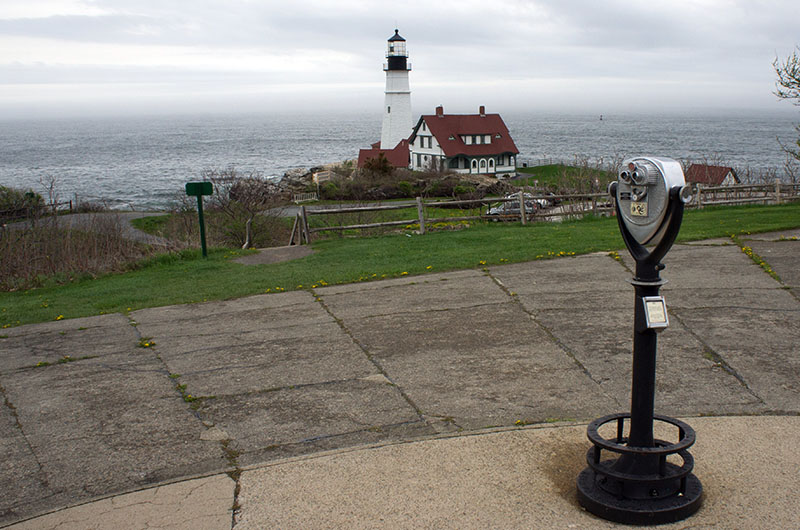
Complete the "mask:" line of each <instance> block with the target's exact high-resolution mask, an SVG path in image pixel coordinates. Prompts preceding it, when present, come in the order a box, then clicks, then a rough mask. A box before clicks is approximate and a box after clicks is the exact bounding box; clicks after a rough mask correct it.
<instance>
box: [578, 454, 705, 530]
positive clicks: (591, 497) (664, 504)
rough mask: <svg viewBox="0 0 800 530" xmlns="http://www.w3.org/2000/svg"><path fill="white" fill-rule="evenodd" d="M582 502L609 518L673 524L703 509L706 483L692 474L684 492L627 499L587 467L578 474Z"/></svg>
mask: <svg viewBox="0 0 800 530" xmlns="http://www.w3.org/2000/svg"><path fill="white" fill-rule="evenodd" d="M599 478H602V477H599ZM578 502H579V503H580V505H581V506H583V507H584V508H586V510H587V511H589V512H591V513H593V514H595V515H597V516H598V517H602V518H603V519H608V520H609V521H615V522H618V523H625V524H638V525H647V524H663V523H672V522H675V521H680V520H682V519H686V518H687V517H689V516H690V515H692V514H693V513H695V512H696V511H697V510H699V509H700V506H701V505H702V503H703V486H702V485H701V484H700V480H698V478H697V477H695V476H694V475H693V474H689V475H688V476H687V477H686V489H685V492H684V493H683V494H679V493H676V494H674V495H671V496H669V497H661V498H654V499H625V498H620V497H618V496H617V495H613V494H611V493H609V492H608V491H607V490H606V489H604V488H602V487H601V486H600V485H599V484H598V476H597V475H596V474H595V472H594V470H593V469H591V468H586V469H584V470H583V471H582V472H581V474H580V475H578Z"/></svg>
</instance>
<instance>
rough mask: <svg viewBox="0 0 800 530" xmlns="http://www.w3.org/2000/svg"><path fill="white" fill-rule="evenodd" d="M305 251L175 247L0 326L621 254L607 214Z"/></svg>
mask: <svg viewBox="0 0 800 530" xmlns="http://www.w3.org/2000/svg"><path fill="white" fill-rule="evenodd" d="M797 227H800V203H795V204H787V205H781V206H741V207H729V208H708V209H705V210H699V211H695V210H693V211H688V212H686V214H685V217H684V222H683V226H682V228H681V233H680V235H679V237H678V240H679V241H690V240H698V239H706V238H713V237H726V236H730V235H732V234H748V233H757V232H766V231H778V230H787V229H790V228H797ZM313 246H314V249H315V250H316V251H317V252H316V253H315V254H313V255H311V256H308V257H306V258H303V259H300V260H296V261H290V262H285V263H277V264H271V265H258V266H245V265H240V264H238V263H233V262H232V261H231V258H232V257H234V256H236V255H241V254H242V251H231V250H212V251H211V252H210V255H209V258H208V259H207V260H204V259H202V258H201V257H200V253H199V251H184V252H182V253H179V254H170V255H164V256H160V257H157V258H153V259H150V260H147V261H145V262H143V263H142V264H140V267H139V268H138V269H137V270H134V271H131V272H127V273H124V274H111V275H106V276H103V277H100V278H97V279H93V280H84V281H79V282H75V283H71V284H68V285H63V286H59V287H51V288H43V289H33V290H28V291H23V292H11V293H0V325H2V326H4V327H8V326H13V325H19V324H28V323H33V322H43V321H48V320H56V319H59V317H61V318H73V317H79V316H88V315H97V314H102V313H113V312H122V313H124V312H127V311H131V310H135V309H141V308H145V307H155V306H162V305H169V304H178V303H188V302H201V301H206V300H221V299H229V298H236V297H241V296H245V295H251V294H258V293H265V292H271V293H274V292H281V291H289V290H295V289H308V288H313V287H315V286H316V287H320V286H324V285H333V284H337V283H352V282H358V281H368V280H373V279H380V278H391V277H399V276H405V275H415V274H425V273H427V272H443V271H451V270H456V269H470V268H480V267H484V266H489V265H499V264H505V263H513V262H521V261H530V260H536V259H548V258H552V257H555V256H559V255H562V256H563V255H565V254H567V255H573V254H576V255H577V254H585V253H589V252H597V251H611V250H619V249H621V248H624V245H623V243H622V239H621V237H620V235H619V230H618V227H617V224H616V219H614V218H601V219H594V218H590V219H584V220H581V221H572V222H565V223H545V222H543V223H535V224H532V225H528V226H521V225H518V224H484V223H480V224H478V225H476V226H473V227H472V228H469V229H465V230H460V231H446V232H432V233H428V234H426V235H424V236H418V235H411V234H399V235H390V236H383V237H373V238H359V239H351V238H344V239H330V240H325V241H319V242H316V243H314V245H313Z"/></svg>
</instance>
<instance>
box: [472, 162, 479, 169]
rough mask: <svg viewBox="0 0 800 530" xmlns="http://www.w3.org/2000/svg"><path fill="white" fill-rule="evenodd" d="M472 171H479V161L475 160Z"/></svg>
mask: <svg viewBox="0 0 800 530" xmlns="http://www.w3.org/2000/svg"><path fill="white" fill-rule="evenodd" d="M472 169H478V161H477V160H473V161H472Z"/></svg>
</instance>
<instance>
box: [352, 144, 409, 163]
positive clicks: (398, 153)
mask: <svg viewBox="0 0 800 530" xmlns="http://www.w3.org/2000/svg"><path fill="white" fill-rule="evenodd" d="M380 145H381V142H380V141H377V142H375V143H374V144H372V148H371V149H360V150H359V151H358V167H364V163H365V162H366V161H367V160H369V159H370V158H377V157H378V156H379V155H380V154H381V153H383V156H385V157H386V160H388V161H389V163H390V164H391V165H392V167H408V156H409V155H408V140H400V142H399V143H398V144H397V145H396V146H395V148H394V149H381V148H380Z"/></svg>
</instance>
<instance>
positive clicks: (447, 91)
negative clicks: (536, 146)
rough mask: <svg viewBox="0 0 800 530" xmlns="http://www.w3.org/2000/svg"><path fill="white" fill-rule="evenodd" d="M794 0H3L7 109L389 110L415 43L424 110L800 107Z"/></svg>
mask: <svg viewBox="0 0 800 530" xmlns="http://www.w3.org/2000/svg"><path fill="white" fill-rule="evenodd" d="M799 5H800V4H798V1H797V0H785V1H784V0H769V1H734V0H668V1H661V0H628V1H621V0H575V1H571V0H459V1H450V0H438V1H436V0H433V1H432V0H425V1H420V0H394V1H392V2H372V1H352V0H335V1H328V0H316V1H315V0H281V1H273V0H224V1H223V0H2V1H1V2H0V118H2V117H7V118H8V117H24V116H31V115H34V116H49V115H74V114H81V113H90V114H101V113H165V112H191V111H196V110H200V111H212V112H214V111H218V112H231V111H242V112H250V111H299V110H304V111H309V112H318V111H321V110H348V111H350V110H353V111H359V112H374V113H379V112H380V111H381V108H382V103H383V88H384V80H385V74H384V72H383V70H382V64H383V61H384V53H385V47H386V40H387V39H388V38H389V37H390V36H391V35H392V34H393V30H394V28H395V27H397V28H399V29H400V34H401V35H402V36H403V37H405V38H406V39H407V41H408V42H407V44H408V50H409V54H410V59H411V63H412V67H413V69H412V72H411V74H410V79H411V90H412V106H413V108H414V113H415V114H420V113H430V112H432V111H433V107H434V106H435V105H437V104H443V105H444V106H445V110H446V111H449V112H473V111H475V110H476V109H477V106H478V105H486V106H487V110H491V111H500V112H502V111H504V110H506V111H509V110H535V111H548V110H551V111H557V112H566V111H574V112H592V113H598V114H601V113H613V112H624V111H630V112H648V111H657V112H687V111H688V112H725V111H729V110H733V111H737V112H738V111H753V110H756V111H763V112H777V113H787V114H788V113H791V112H794V113H797V112H798V109H797V107H793V106H792V105H791V104H790V103H788V102H785V101H784V102H780V101H778V100H777V98H776V97H775V96H774V94H773V93H772V92H773V90H774V88H775V87H774V82H775V73H774V70H773V68H772V61H773V60H774V59H775V58H776V57H780V58H782V59H783V58H785V57H786V56H787V55H788V54H789V53H791V51H792V50H793V49H794V47H795V45H797V44H800V7H799Z"/></svg>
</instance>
